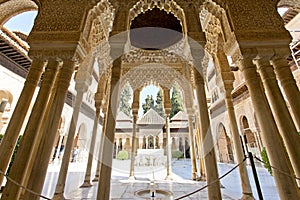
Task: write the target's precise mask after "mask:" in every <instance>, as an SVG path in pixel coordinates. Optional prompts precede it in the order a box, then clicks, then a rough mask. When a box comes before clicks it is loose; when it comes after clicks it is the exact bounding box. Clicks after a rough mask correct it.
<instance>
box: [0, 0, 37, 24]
mask: <svg viewBox="0 0 300 200" xmlns="http://www.w3.org/2000/svg"><path fill="white" fill-rule="evenodd" d="M37 9H38V6H37V5H36V4H35V3H34V2H33V1H31V0H10V1H6V2H5V3H1V4H0V13H1V15H0V25H3V24H4V23H5V22H6V21H8V20H9V19H10V18H11V17H13V16H15V15H17V14H19V13H22V12H26V11H31V10H37Z"/></svg>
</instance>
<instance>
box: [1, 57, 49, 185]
mask: <svg viewBox="0 0 300 200" xmlns="http://www.w3.org/2000/svg"><path fill="white" fill-rule="evenodd" d="M44 63H45V62H44V61H43V60H39V59H37V58H33V61H32V64H31V66H30V69H29V72H28V75H27V78H26V81H25V83H24V87H23V90H22V92H21V94H20V97H19V100H18V102H17V105H16V107H15V110H14V113H13V115H12V117H11V119H10V121H9V124H8V127H7V129H6V132H5V134H4V136H3V138H2V141H1V144H0V152H1V156H0V170H1V171H2V172H4V173H5V172H6V170H7V167H8V164H9V162H10V158H11V156H12V154H13V151H14V148H15V145H16V143H17V140H18V136H19V134H20V130H21V128H22V125H23V122H24V119H25V117H26V114H27V111H28V108H29V106H30V103H31V100H32V97H33V94H34V92H35V89H36V87H37V85H38V83H39V80H40V77H41V75H42V72H43V68H44ZM3 178H4V176H3V175H2V174H0V185H2V182H3Z"/></svg>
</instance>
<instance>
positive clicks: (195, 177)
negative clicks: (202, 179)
mask: <svg viewBox="0 0 300 200" xmlns="http://www.w3.org/2000/svg"><path fill="white" fill-rule="evenodd" d="M197 179H198V177H197V173H192V180H193V181H196V180H197Z"/></svg>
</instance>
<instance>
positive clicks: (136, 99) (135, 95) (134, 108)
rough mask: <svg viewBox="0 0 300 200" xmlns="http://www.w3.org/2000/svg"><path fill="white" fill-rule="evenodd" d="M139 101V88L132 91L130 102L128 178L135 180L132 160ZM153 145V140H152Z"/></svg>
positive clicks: (134, 150)
mask: <svg viewBox="0 0 300 200" xmlns="http://www.w3.org/2000/svg"><path fill="white" fill-rule="evenodd" d="M139 101H140V90H136V91H134V93H133V102H132V106H131V108H132V115H133V124H132V140H131V157H130V158H131V161H130V171H129V180H135V177H134V162H135V156H136V149H137V144H138V143H137V140H136V122H137V119H138V113H139ZM154 146H155V142H154Z"/></svg>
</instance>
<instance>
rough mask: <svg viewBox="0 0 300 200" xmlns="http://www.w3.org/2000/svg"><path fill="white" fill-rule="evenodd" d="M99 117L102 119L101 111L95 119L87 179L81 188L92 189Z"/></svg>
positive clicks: (97, 112) (85, 178)
mask: <svg viewBox="0 0 300 200" xmlns="http://www.w3.org/2000/svg"><path fill="white" fill-rule="evenodd" d="M99 117H100V109H96V116H95V119H94V127H93V134H92V139H91V144H90V150H89V157H88V162H87V166H86V171H85V177H84V182H83V184H82V185H81V186H80V187H91V186H92V184H91V173H92V164H93V160H94V151H95V144H96V137H97V132H98V131H97V130H98V123H99Z"/></svg>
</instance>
